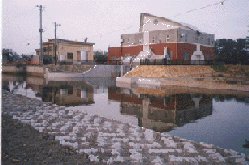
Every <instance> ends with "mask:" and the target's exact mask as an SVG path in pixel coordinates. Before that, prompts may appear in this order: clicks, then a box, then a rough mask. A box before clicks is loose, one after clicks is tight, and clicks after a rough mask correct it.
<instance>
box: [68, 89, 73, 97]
mask: <svg viewBox="0 0 249 165" xmlns="http://www.w3.org/2000/svg"><path fill="white" fill-rule="evenodd" d="M68 94H69V95H72V94H73V87H72V88H68Z"/></svg>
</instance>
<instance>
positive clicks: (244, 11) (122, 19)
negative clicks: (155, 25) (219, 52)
mask: <svg viewBox="0 0 249 165" xmlns="http://www.w3.org/2000/svg"><path fill="white" fill-rule="evenodd" d="M221 1H222V0H201V1H200V0H119V1H118V0H21V1H20V0H2V5H1V10H2V13H1V14H2V18H1V19H2V20H1V22H2V29H1V32H2V36H1V37H2V48H6V49H13V51H15V52H17V53H18V54H19V55H21V54H27V55H31V54H35V49H39V42H40V34H39V27H40V16H39V14H40V11H39V8H38V7H36V5H42V6H43V12H42V27H43V30H44V33H43V42H45V41H48V39H53V38H54V37H55V26H54V22H56V23H57V24H61V26H57V29H56V37H57V38H60V39H69V40H74V41H75V40H77V41H84V39H85V38H86V37H87V38H88V40H87V41H88V42H93V43H95V46H94V51H95V50H101V51H107V50H108V46H111V47H115V46H120V42H121V39H120V36H121V34H131V33H136V32H138V31H139V24H140V13H150V14H152V15H155V16H158V17H165V18H169V19H171V20H173V21H175V22H184V23H187V24H190V25H192V26H195V27H197V28H198V29H199V30H200V31H201V32H206V33H209V34H215V39H221V38H226V39H238V38H245V37H246V36H249V32H248V30H249V27H248V26H249V1H248V0H223V1H224V3H223V5H221V4H220V2H221ZM189 11H190V12H189Z"/></svg>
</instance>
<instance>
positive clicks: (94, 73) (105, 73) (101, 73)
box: [83, 65, 120, 77]
mask: <svg viewBox="0 0 249 165" xmlns="http://www.w3.org/2000/svg"><path fill="white" fill-rule="evenodd" d="M119 72H120V66H118V65H95V67H94V68H92V69H91V70H89V71H87V72H85V73H84V75H83V77H116V76H118V75H119Z"/></svg>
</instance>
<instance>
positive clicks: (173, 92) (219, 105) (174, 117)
mask: <svg viewBox="0 0 249 165" xmlns="http://www.w3.org/2000/svg"><path fill="white" fill-rule="evenodd" d="M2 88H3V89H6V90H8V91H10V92H12V93H15V94H22V95H24V96H27V97H30V98H36V99H40V100H42V101H44V102H52V103H53V104H57V105H61V106H66V107H67V108H68V109H75V110H81V111H82V112H87V113H90V114H97V115H99V116H103V117H106V118H110V119H115V120H119V121H122V122H126V123H131V124H134V125H138V126H140V127H146V128H150V129H153V130H154V131H158V132H169V134H171V135H174V136H179V137H181V138H185V139H189V140H194V141H196V142H205V143H209V144H214V145H216V146H219V147H221V148H227V149H233V150H235V151H238V152H242V153H246V154H249V149H246V148H243V147H242V146H243V144H245V140H249V120H248V117H249V99H248V98H249V93H246V92H235V91H217V90H215V91H212V90H197V89H192V88H191V89H190V88H179V87H174V88H173V87H169V88H165V89H146V88H132V89H128V88H119V87H116V86H115V78H85V79H71V81H46V79H43V78H39V77H18V76H13V75H6V74H3V75H2Z"/></svg>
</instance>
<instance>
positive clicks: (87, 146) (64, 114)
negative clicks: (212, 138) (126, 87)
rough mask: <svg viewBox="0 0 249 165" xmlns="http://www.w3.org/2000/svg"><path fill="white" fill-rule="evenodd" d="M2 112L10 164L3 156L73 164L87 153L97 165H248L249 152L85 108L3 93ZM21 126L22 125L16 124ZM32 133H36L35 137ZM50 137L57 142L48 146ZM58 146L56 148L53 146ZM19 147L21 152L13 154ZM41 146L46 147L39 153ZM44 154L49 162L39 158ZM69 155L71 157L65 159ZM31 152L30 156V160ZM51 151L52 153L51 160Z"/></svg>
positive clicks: (40, 161)
mask: <svg viewBox="0 0 249 165" xmlns="http://www.w3.org/2000/svg"><path fill="white" fill-rule="evenodd" d="M2 114H3V116H2V117H3V118H2V121H3V125H2V127H3V130H5V131H6V132H5V133H3V134H2V136H3V137H2V139H5V140H4V141H3V143H4V148H8V150H9V151H8V150H3V152H4V153H3V154H2V161H3V160H5V159H3V155H5V156H4V157H6V155H9V156H7V157H6V159H7V160H5V161H12V163H13V162H15V163H20V164H26V162H25V160H26V161H29V160H32V162H35V163H36V164H37V163H40V164H42V163H45V162H43V161H44V160H45V161H48V162H49V159H53V160H56V161H58V162H62V163H64V161H65V162H69V160H68V161H67V159H71V160H74V159H75V161H76V160H80V159H78V157H82V155H80V154H83V157H84V159H82V161H88V159H87V156H86V155H88V158H89V159H90V162H92V163H96V164H134V163H135V164H175V163H177V164H198V163H203V164H211V163H213V164H248V160H247V159H246V155H245V154H241V153H237V152H236V151H233V150H230V149H221V148H219V147H216V146H214V145H211V144H205V143H196V142H194V141H190V140H186V139H181V138H179V137H176V136H170V135H169V134H167V133H156V132H153V131H152V130H150V129H145V128H140V127H138V126H135V125H131V124H128V123H121V122H119V121H114V120H111V119H106V118H103V117H99V116H96V115H95V116H91V115H89V114H85V113H82V112H81V110H70V109H66V108H65V107H59V106H56V105H51V104H47V103H43V102H41V101H39V100H36V99H30V98H26V97H24V96H20V95H14V94H11V93H9V92H7V91H5V90H3V91H2ZM11 117H12V118H13V119H14V120H13V119H11ZM12 120H13V122H12ZM15 122H17V126H16V127H15V126H13V125H15V124H14V123H15ZM8 123H10V124H8ZM11 123H13V124H11ZM4 127H5V128H6V129H5V128H4ZM16 129H17V130H16ZM18 129H20V130H18ZM29 129H30V130H31V131H35V133H29V132H28V131H29ZM19 131H20V132H19ZM16 132H18V133H16ZM36 133H37V134H36ZM31 134H32V135H31ZM8 137H14V138H8ZM31 137H32V138H31ZM8 139H10V140H12V142H13V144H15V145H13V144H12V143H10V142H11V141H7V140H8ZM25 139H26V140H25ZM30 139H31V140H30ZM48 139H51V141H45V142H43V140H48ZM53 139H54V140H53ZM54 143H55V144H56V145H50V144H54ZM17 146H19V149H18V150H19V151H20V152H13V151H14V150H16V148H17ZM28 146H29V147H34V149H33V150H32V149H30V148H28ZM41 146H44V149H41V150H38V149H39V148H40V147H41ZM60 147H61V148H60ZM65 147H66V148H65ZM70 147H71V148H70ZM35 148H36V149H35ZM68 148H69V149H71V150H70V151H69V150H67V149H68ZM46 149H47V150H46ZM56 149H57V150H56ZM29 150H30V151H31V152H29ZM43 151H44V156H45V158H44V160H43V159H42V158H39V154H38V155H36V153H37V152H38V153H39V152H43ZM60 151H61V152H60ZM66 152H70V153H71V155H70V154H69V155H70V156H68V157H65V153H66ZM6 153H8V154H6ZM10 153H11V154H10ZM20 153H23V154H24V156H23V155H22V154H20ZM25 153H26V157H27V155H28V157H30V158H26V157H25ZM46 153H49V154H47V155H48V157H47V158H46ZM40 155H42V154H40ZM18 156H19V157H18ZM37 157H38V158H37ZM40 157H42V156H40ZM49 157H50V158H49ZM63 157H65V158H64V159H61V158H63ZM73 158H74V159H73ZM23 161H24V162H23ZM56 161H55V164H56V163H57V162H56ZM50 162H51V161H50ZM48 164H50V163H48ZM72 164H74V163H72ZM79 164H81V163H79ZM86 164H88V162H86Z"/></svg>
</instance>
